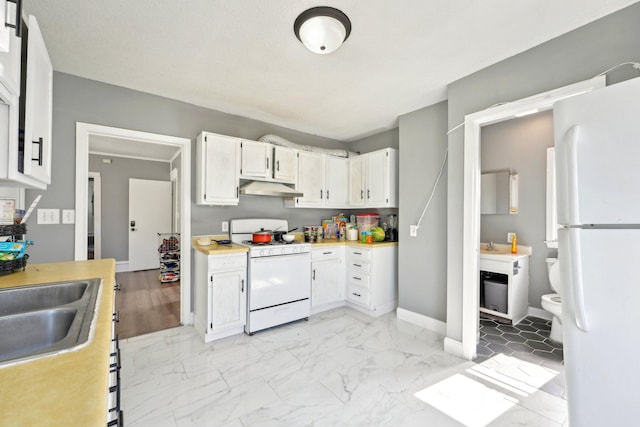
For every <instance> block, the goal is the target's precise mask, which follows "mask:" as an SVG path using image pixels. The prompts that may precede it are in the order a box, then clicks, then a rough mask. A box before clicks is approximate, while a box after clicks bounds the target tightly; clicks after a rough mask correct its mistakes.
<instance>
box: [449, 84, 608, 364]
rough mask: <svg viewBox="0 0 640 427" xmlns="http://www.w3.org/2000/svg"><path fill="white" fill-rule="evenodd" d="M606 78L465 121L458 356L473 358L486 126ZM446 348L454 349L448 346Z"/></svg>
mask: <svg viewBox="0 0 640 427" xmlns="http://www.w3.org/2000/svg"><path fill="white" fill-rule="evenodd" d="M605 82H606V80H605V77H604V76H601V77H597V78H594V79H591V80H587V81H584V82H580V83H576V84H573V85H570V86H566V87H563V88H560V89H556V90H553V91H549V92H546V93H542V94H539V95H535V96H532V97H529V98H524V99H521V100H519V101H514V102H510V103H507V104H503V105H500V106H497V107H494V108H489V109H487V110H483V111H479V112H477V113H473V114H470V115H467V116H466V117H465V122H464V123H465V126H464V141H465V143H464V166H463V167H464V172H463V174H464V177H463V186H464V206H463V247H462V342H461V346H460V352H459V355H460V356H462V357H463V358H465V359H468V360H472V359H473V358H475V357H476V344H477V342H478V330H479V305H480V301H479V274H478V271H479V267H478V258H479V254H480V206H481V201H480V135H481V128H482V127H483V126H486V125H490V124H494V123H499V122H502V121H505V120H510V119H512V118H514V117H518V116H519V115H523V114H526V113H528V112H532V111H534V110H535V111H545V110H549V109H552V108H553V104H555V103H556V102H557V101H559V100H562V99H565V98H568V97H571V96H575V95H578V94H581V93H585V92H589V91H592V90H594V89H597V88H601V87H604V86H605ZM449 348H454V347H452V345H449Z"/></svg>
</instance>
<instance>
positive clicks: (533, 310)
mask: <svg viewBox="0 0 640 427" xmlns="http://www.w3.org/2000/svg"><path fill="white" fill-rule="evenodd" d="M527 315H528V316H534V317H540V318H542V319H545V320H552V319H553V315H552V314H551V313H549V312H548V311H547V310H543V309H541V308H537V307H529V308H528V309H527Z"/></svg>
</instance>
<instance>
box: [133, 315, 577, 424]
mask: <svg viewBox="0 0 640 427" xmlns="http://www.w3.org/2000/svg"><path fill="white" fill-rule="evenodd" d="M121 348H122V382H123V389H122V406H123V409H124V420H125V422H126V425H127V426H132V427H133V426H154V427H162V426H170V427H174V426H175V427H177V426H208V427H209V426H223V427H242V426H441V427H448V426H451V427H458V426H467V427H476V426H477V427H483V426H513V425H518V426H564V425H566V402H565V400H564V399H562V398H561V397H558V396H554V395H553V394H551V393H548V392H546V391H544V390H542V389H541V388H542V387H543V386H544V385H545V384H547V383H549V382H550V381H552V380H553V378H555V377H556V376H557V375H559V372H558V371H556V370H554V369H552V368H550V367H547V366H542V365H539V364H535V363H530V362H527V361H525V360H522V359H518V358H514V357H512V356H508V355H505V354H496V355H494V356H493V357H491V358H489V359H487V360H485V361H483V362H482V363H480V364H478V363H475V362H472V361H466V360H463V359H460V358H457V357H455V356H452V355H450V354H447V353H445V352H444V351H443V350H442V348H443V337H442V336H440V335H437V334H435V333H432V332H430V331H427V330H424V329H422V328H419V327H417V326H415V325H412V324H409V323H406V322H404V321H401V320H398V319H397V318H396V315H395V313H389V314H387V315H385V316H382V317H380V318H377V319H376V318H371V317H369V316H367V315H364V314H362V313H360V312H358V311H355V310H352V309H350V308H339V309H335V310H331V311H327V312H324V313H321V314H318V315H315V316H312V317H311V318H310V319H309V321H308V322H305V321H300V322H295V323H291V324H288V325H284V326H281V327H278V328H273V329H270V330H266V331H262V332H258V333H256V334H255V335H253V336H251V337H249V336H247V335H244V334H240V335H236V336H233V337H229V338H226V339H222V340H219V341H214V342H212V343H208V344H205V343H204V342H203V340H202V338H201V337H200V336H199V335H198V334H197V333H196V332H195V330H194V329H193V328H192V327H190V326H184V327H178V328H173V329H168V330H165V331H161V332H156V333H153V334H149V335H143V336H139V337H134V338H129V339H126V340H123V342H122V344H121Z"/></svg>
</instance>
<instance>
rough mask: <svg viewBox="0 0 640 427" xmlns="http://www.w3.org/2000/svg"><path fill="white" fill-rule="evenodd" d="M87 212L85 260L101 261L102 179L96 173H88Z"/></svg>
mask: <svg viewBox="0 0 640 427" xmlns="http://www.w3.org/2000/svg"><path fill="white" fill-rule="evenodd" d="M87 212H88V215H87V259H101V258H102V179H101V178H100V174H99V173H97V172H89V190H88V199H87Z"/></svg>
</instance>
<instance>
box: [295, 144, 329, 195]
mask: <svg viewBox="0 0 640 427" xmlns="http://www.w3.org/2000/svg"><path fill="white" fill-rule="evenodd" d="M324 161H325V156H324V155H322V154H318V153H313V152H310V151H298V184H297V185H296V190H298V191H300V192H301V193H302V194H304V196H303V197H296V198H295V206H296V207H307V208H319V207H324V196H325V194H324V191H325V190H324Z"/></svg>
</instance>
